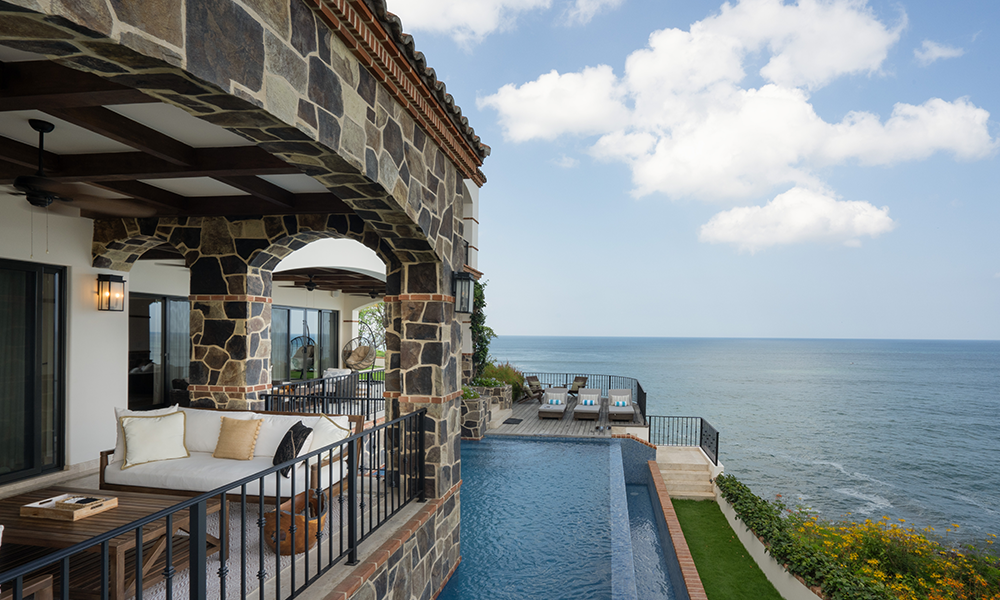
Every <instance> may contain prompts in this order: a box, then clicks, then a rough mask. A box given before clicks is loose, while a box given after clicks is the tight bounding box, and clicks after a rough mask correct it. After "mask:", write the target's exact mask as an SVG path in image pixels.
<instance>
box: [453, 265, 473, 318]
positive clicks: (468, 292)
mask: <svg viewBox="0 0 1000 600" xmlns="http://www.w3.org/2000/svg"><path fill="white" fill-rule="evenodd" d="M474 285H475V281H474V280H473V279H472V273H466V272H465V271H455V272H454V273H453V274H452V280H451V291H452V293H453V294H454V295H455V312H457V313H467V314H468V313H471V312H472V296H473V286H474Z"/></svg>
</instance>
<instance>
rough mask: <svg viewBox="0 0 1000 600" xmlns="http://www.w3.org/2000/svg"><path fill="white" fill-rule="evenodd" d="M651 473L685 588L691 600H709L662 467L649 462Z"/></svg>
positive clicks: (653, 461)
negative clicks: (668, 489)
mask: <svg viewBox="0 0 1000 600" xmlns="http://www.w3.org/2000/svg"><path fill="white" fill-rule="evenodd" d="M649 473H650V475H651V476H652V477H653V485H654V486H655V487H656V495H657V496H658V497H659V498H660V508H661V509H662V510H663V518H664V519H665V520H666V522H667V531H669V532H670V539H671V540H672V541H673V543H674V551H675V552H676V553H677V562H678V563H680V565H681V576H682V577H683V578H684V586H685V587H686V588H687V591H688V597H689V598H690V600H708V594H706V593H705V586H704V585H702V583H701V576H700V575H698V568H697V567H696V566H695V564H694V558H692V557H691V550H690V549H689V548H688V545H687V540H686V539H684V531H683V530H682V529H681V522H680V521H678V520H677V513H676V512H675V511H674V504H673V502H671V501H670V494H668V493H667V486H666V484H665V483H663V477H662V476H661V475H660V467H658V466H657V464H656V461H655V460H651V461H649Z"/></svg>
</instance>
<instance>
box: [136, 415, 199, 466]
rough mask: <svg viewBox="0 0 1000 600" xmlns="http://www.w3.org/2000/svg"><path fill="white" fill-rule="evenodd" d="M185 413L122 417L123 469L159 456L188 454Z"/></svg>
mask: <svg viewBox="0 0 1000 600" xmlns="http://www.w3.org/2000/svg"><path fill="white" fill-rule="evenodd" d="M184 417H185V415H184V413H174V414H169V415H163V416H162V417H122V420H121V423H122V431H124V432H125V463H124V464H122V470H125V469H129V468H131V467H134V466H136V465H141V464H145V463H149V462H155V461H158V460H170V459H172V458H187V457H188V456H191V455H190V454H189V453H188V451H187V448H186V447H185V446H184Z"/></svg>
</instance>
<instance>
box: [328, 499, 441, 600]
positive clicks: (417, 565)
mask: <svg viewBox="0 0 1000 600" xmlns="http://www.w3.org/2000/svg"><path fill="white" fill-rule="evenodd" d="M460 514H461V501H460V495H459V486H458V485H456V486H455V487H454V488H452V489H451V490H450V491H449V492H448V493H447V494H445V495H444V496H443V497H442V498H439V499H437V500H429V501H427V503H426V504H425V505H424V506H423V507H422V508H421V509H420V512H418V513H417V515H416V517H414V518H413V519H411V520H410V522H409V523H407V524H405V525H403V526H402V527H400V528H399V530H398V532H397V533H396V535H394V536H393V537H392V539H390V540H389V541H387V542H385V543H384V544H382V546H381V547H379V549H378V550H376V551H375V552H373V553H372V555H371V556H370V557H369V558H368V559H366V560H363V561H362V562H361V564H360V565H358V566H357V567H356V568H355V569H354V570H353V571H352V572H351V573H350V574H349V575H348V576H347V577H346V578H344V580H343V581H342V582H341V583H340V585H338V586H337V587H335V588H334V589H333V591H332V592H331V593H330V594H329V595H327V596H326V600H347V599H351V600H383V599H384V598H392V599H393V600H426V599H429V598H436V597H437V595H438V594H439V593H440V592H441V589H442V588H443V587H444V585H445V584H446V583H447V582H448V579H449V578H451V575H452V573H454V572H455V568H456V567H457V566H458V563H459V562H460V561H461V555H460V552H459V550H460V535H459V534H460V527H459V515H460Z"/></svg>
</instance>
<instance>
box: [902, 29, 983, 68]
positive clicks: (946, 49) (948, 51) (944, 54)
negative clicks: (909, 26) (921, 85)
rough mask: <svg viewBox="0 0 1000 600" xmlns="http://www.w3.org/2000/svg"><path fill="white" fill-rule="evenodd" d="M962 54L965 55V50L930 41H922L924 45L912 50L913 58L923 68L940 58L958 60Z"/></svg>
mask: <svg viewBox="0 0 1000 600" xmlns="http://www.w3.org/2000/svg"><path fill="white" fill-rule="evenodd" d="M976 35H978V34H976ZM973 41H975V37H973ZM963 54H965V50H963V49H962V48H956V47H954V46H947V45H945V44H939V43H937V42H932V41H931V40H924V43H923V44H921V45H920V48H914V49H913V56H914V57H915V58H916V59H917V62H919V63H920V64H921V66H924V67H926V66H927V65H929V64H931V63H932V62H934V61H936V60H939V59H942V58H958V57H959V56H962V55H963Z"/></svg>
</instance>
